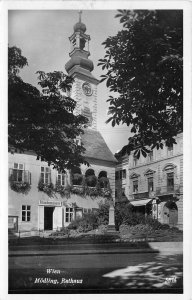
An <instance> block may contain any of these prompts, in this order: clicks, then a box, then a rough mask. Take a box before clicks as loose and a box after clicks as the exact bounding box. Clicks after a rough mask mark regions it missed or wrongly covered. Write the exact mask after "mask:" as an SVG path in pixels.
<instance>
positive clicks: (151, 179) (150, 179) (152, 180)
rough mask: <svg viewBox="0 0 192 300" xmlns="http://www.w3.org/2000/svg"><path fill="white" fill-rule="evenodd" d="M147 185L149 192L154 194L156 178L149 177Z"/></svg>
mask: <svg viewBox="0 0 192 300" xmlns="http://www.w3.org/2000/svg"><path fill="white" fill-rule="evenodd" d="M150 183H152V189H150ZM147 184H148V192H153V191H154V178H153V177H148V178H147Z"/></svg>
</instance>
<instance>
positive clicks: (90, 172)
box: [85, 169, 95, 177]
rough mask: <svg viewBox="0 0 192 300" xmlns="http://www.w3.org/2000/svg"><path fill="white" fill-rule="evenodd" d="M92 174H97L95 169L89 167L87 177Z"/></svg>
mask: <svg viewBox="0 0 192 300" xmlns="http://www.w3.org/2000/svg"><path fill="white" fill-rule="evenodd" d="M91 175H95V171H94V170H93V169H88V170H87V171H86V172H85V177H88V176H91Z"/></svg>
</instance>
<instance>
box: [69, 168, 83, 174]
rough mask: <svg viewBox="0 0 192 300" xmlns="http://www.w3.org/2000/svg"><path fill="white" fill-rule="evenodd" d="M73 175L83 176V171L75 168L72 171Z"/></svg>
mask: <svg viewBox="0 0 192 300" xmlns="http://www.w3.org/2000/svg"><path fill="white" fill-rule="evenodd" d="M71 173H72V174H81V169H80V168H78V167H73V168H72V169H71Z"/></svg>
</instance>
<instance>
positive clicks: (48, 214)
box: [44, 207, 54, 230]
mask: <svg viewBox="0 0 192 300" xmlns="http://www.w3.org/2000/svg"><path fill="white" fill-rule="evenodd" d="M53 210H54V207H44V230H52V229H53Z"/></svg>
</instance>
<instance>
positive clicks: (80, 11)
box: [79, 10, 82, 23]
mask: <svg viewBox="0 0 192 300" xmlns="http://www.w3.org/2000/svg"><path fill="white" fill-rule="evenodd" d="M81 15H82V10H79V23H81Z"/></svg>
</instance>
